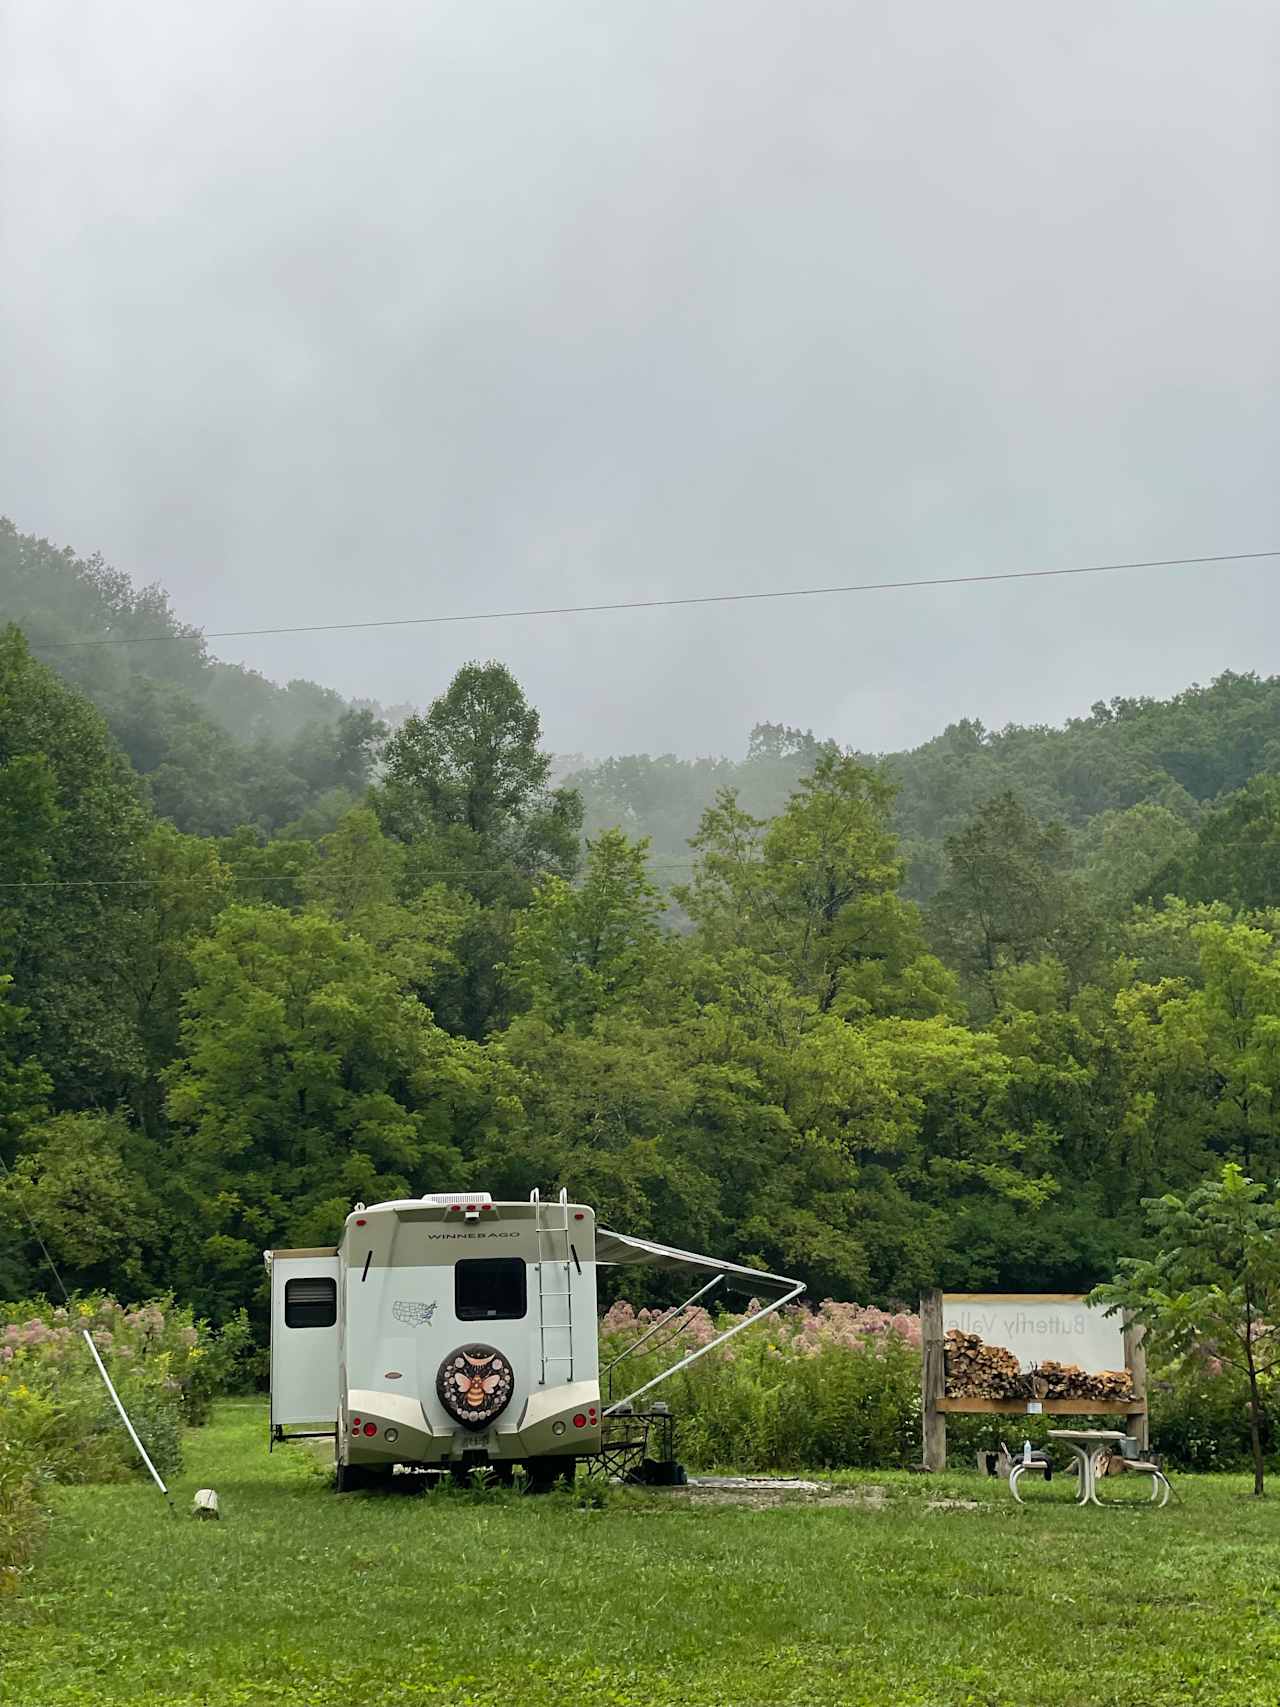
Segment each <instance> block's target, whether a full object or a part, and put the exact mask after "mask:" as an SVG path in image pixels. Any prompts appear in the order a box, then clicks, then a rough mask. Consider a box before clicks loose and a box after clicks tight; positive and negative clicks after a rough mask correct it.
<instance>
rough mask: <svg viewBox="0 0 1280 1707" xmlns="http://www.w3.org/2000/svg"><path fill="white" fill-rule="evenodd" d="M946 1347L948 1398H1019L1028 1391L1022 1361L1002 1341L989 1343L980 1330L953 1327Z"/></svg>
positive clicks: (947, 1338)
mask: <svg viewBox="0 0 1280 1707" xmlns="http://www.w3.org/2000/svg"><path fill="white" fill-rule="evenodd" d="M944 1347H945V1353H946V1367H947V1397H948V1398H950V1399H1017V1398H1021V1397H1022V1396H1023V1394H1025V1393H1026V1392H1027V1384H1026V1377H1025V1376H1024V1375H1023V1373H1022V1365H1021V1364H1020V1363H1019V1362H1018V1360H1017V1358H1016V1357H1015V1356H1014V1355H1013V1353H1012V1352H1011V1351H1006V1350H1005V1348H1004V1347H1003V1346H1002V1345H987V1343H986V1342H985V1341H984V1340H983V1338H982V1336H981V1335H980V1334H966V1333H962V1332H961V1331H960V1329H959V1328H952V1329H951V1330H950V1331H949V1332H948V1334H947V1335H946V1339H945V1342H944Z"/></svg>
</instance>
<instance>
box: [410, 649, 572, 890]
mask: <svg viewBox="0 0 1280 1707" xmlns="http://www.w3.org/2000/svg"><path fill="white" fill-rule="evenodd" d="M541 732H542V725H541V722H540V719H539V717H538V713H537V712H536V711H535V710H534V708H533V707H532V706H531V705H530V704H529V703H528V701H527V700H526V699H525V697H524V694H523V693H522V692H521V689H520V684H519V683H518V682H517V681H516V679H515V677H514V676H513V675H512V674H511V672H510V671H509V670H508V669H507V668H506V666H505V665H503V664H498V663H493V662H490V663H488V664H466V665H464V666H463V668H462V669H460V670H459V671H458V673H457V675H456V676H454V678H453V680H452V681H451V682H450V684H449V687H448V690H447V691H446V692H445V693H443V694H441V696H440V697H439V698H438V699H436V700H434V701H433V702H432V704H431V706H430V708H429V709H428V710H427V711H426V712H425V713H424V714H423V715H422V716H413V717H410V718H408V719H406V721H405V722H404V723H403V724H402V725H401V726H400V728H399V729H397V731H396V732H395V734H394V735H393V736H392V737H391V739H390V740H389V741H388V743H387V747H386V755H385V762H386V780H385V783H384V785H383V789H382V793H381V797H380V811H381V814H382V817H383V821H384V823H386V824H387V825H388V827H389V828H390V829H392V830H393V831H394V832H395V833H396V834H398V835H400V836H401V837H402V838H403V839H405V840H408V839H411V838H412V837H413V836H414V835H418V834H421V833H423V832H424V831H439V830H443V829H451V828H455V829H462V830H465V831H467V832H469V835H470V836H471V837H474V838H475V839H476V841H477V842H479V843H480V844H481V845H482V846H483V847H484V849H485V850H486V852H487V854H488V855H489V856H490V857H493V856H495V855H497V854H498V853H502V854H504V855H505V856H506V858H507V859H509V860H511V861H512V863H513V864H515V865H516V866H517V868H521V869H524V870H525V872H526V873H527V874H528V875H530V876H532V875H534V874H535V873H537V872H538V871H541V870H543V869H552V870H559V871H561V873H562V875H570V874H571V873H572V872H573V870H574V868H575V866H576V864H577V840H576V835H577V828H578V823H580V821H581V820H580V817H578V818H577V819H576V821H575V819H574V813H573V811H572V810H570V811H568V812H567V814H566V811H565V810H564V808H568V807H570V806H571V801H570V798H569V797H570V796H572V795H573V791H572V790H558V791H553V790H549V789H548V787H547V779H548V777H549V775H550V772H551V759H550V756H549V755H548V754H546V753H544V752H542V751H541V749H540V748H539V745H538V743H539V740H540V738H541ZM557 796H559V798H557ZM557 807H560V808H561V810H559V811H557ZM566 832H567V833H566Z"/></svg>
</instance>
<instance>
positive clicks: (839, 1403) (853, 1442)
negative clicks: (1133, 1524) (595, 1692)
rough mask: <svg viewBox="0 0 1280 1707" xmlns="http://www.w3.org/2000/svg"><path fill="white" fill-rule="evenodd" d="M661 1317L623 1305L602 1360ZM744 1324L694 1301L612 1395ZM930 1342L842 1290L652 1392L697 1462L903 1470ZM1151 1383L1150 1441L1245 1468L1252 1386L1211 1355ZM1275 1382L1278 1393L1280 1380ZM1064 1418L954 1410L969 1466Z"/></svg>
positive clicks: (951, 1435)
mask: <svg viewBox="0 0 1280 1707" xmlns="http://www.w3.org/2000/svg"><path fill="white" fill-rule="evenodd" d="M661 1314H662V1312H661V1311H658V1310H641V1311H639V1312H638V1313H637V1312H636V1311H634V1310H633V1309H632V1308H631V1306H630V1305H629V1304H627V1303H625V1302H624V1303H618V1304H615V1305H614V1306H613V1308H612V1309H611V1310H610V1311H609V1313H608V1315H606V1316H605V1318H604V1320H603V1322H602V1323H601V1368H602V1369H603V1368H604V1366H605V1365H606V1364H608V1363H609V1361H610V1360H611V1359H612V1358H615V1357H617V1356H619V1354H620V1353H622V1352H623V1351H624V1350H625V1349H626V1347H627V1346H629V1345H634V1344H636V1343H637V1342H638V1341H639V1340H640V1338H641V1337H642V1336H643V1335H644V1334H645V1333H646V1332H647V1331H648V1330H649V1329H650V1328H651V1327H652V1326H653V1325H654V1323H655V1322H657V1321H658V1319H659V1318H660V1316H661ZM735 1320H741V1317H730V1316H725V1317H722V1318H721V1319H720V1320H719V1321H718V1322H717V1321H713V1320H712V1318H711V1317H710V1316H709V1315H708V1314H707V1312H706V1311H705V1310H701V1309H694V1310H691V1311H690V1312H689V1314H688V1317H687V1319H686V1321H685V1323H684V1325H683V1326H682V1327H679V1328H678V1329H677V1330H676V1331H675V1333H674V1335H671V1333H670V1330H669V1329H664V1330H661V1331H660V1332H659V1333H658V1334H657V1335H656V1336H655V1337H654V1340H653V1342H652V1345H650V1346H646V1347H644V1348H643V1349H642V1350H641V1351H639V1352H637V1353H636V1354H635V1355H634V1356H631V1357H628V1358H627V1359H626V1361H625V1362H623V1363H622V1364H620V1365H619V1367H618V1369H617V1370H616V1371H615V1372H614V1376H613V1380H612V1393H611V1397H612V1398H613V1399H618V1398H621V1397H623V1396H624V1395H625V1394H627V1393H629V1392H631V1391H633V1390H634V1389H635V1388H637V1387H639V1386H641V1385H643V1383H644V1382H646V1381H648V1380H650V1379H651V1378H652V1377H653V1376H654V1375H657V1374H659V1373H660V1372H661V1371H662V1370H663V1369H668V1368H670V1367H671V1366H672V1364H674V1363H675V1362H676V1361H677V1360H678V1359H679V1358H681V1357H683V1356H684V1355H685V1354H686V1353H687V1352H689V1351H691V1350H693V1349H694V1348H695V1347H697V1346H701V1345H707V1344H709V1343H710V1341H711V1340H712V1339H713V1338H714V1336H715V1334H716V1333H717V1331H719V1330H720V1329H723V1328H725V1327H729V1326H731V1325H732V1324H733V1322H734V1321H735ZM655 1347H656V1348H657V1349H656V1350H655V1349H654V1348H655ZM919 1347H920V1321H919V1318H918V1317H917V1316H913V1315H907V1314H897V1315H894V1314H891V1313H889V1312H886V1311H882V1310H876V1309H874V1308H870V1307H864V1306H862V1305H858V1304H837V1303H833V1302H832V1301H831V1300H830V1299H828V1300H827V1301H826V1302H825V1303H824V1304H822V1305H820V1306H819V1307H818V1308H817V1309H816V1310H815V1309H811V1308H808V1307H806V1306H805V1305H794V1306H792V1307H791V1308H790V1309H787V1310H785V1311H782V1312H780V1314H779V1315H777V1316H772V1317H770V1318H769V1319H768V1320H767V1321H765V1322H762V1323H761V1324H760V1326H759V1327H758V1328H755V1329H750V1330H748V1331H747V1332H746V1333H744V1334H741V1335H739V1336H738V1337H737V1338H735V1339H733V1340H731V1341H730V1342H729V1344H728V1345H727V1346H725V1347H723V1348H722V1349H720V1350H717V1351H714V1352H711V1353H709V1354H708V1356H707V1357H705V1358H703V1359H701V1360H700V1361H699V1362H697V1363H695V1364H693V1365H692V1366H691V1367H690V1368H689V1369H688V1370H684V1371H682V1372H681V1373H680V1374H678V1375H676V1376H673V1377H672V1380H671V1381H670V1383H669V1384H667V1385H666V1386H664V1387H663V1388H661V1389H660V1390H659V1391H658V1392H657V1393H655V1394H654V1397H655V1398H664V1399H666V1400H667V1401H668V1402H669V1403H670V1405H671V1407H672V1409H673V1410H674V1411H675V1412H676V1413H677V1415H678V1416H679V1418H680V1449H681V1452H682V1454H683V1455H684V1456H686V1457H687V1458H688V1459H689V1460H690V1461H691V1462H693V1463H696V1464H703V1465H711V1464H723V1465H734V1466H736V1467H738V1468H740V1469H743V1470H765V1469H793V1468H795V1469H802V1468H810V1469H818V1468H824V1469H872V1468H879V1469H892V1468H895V1467H905V1466H908V1465H912V1464H918V1463H919V1461H920V1452H921V1443H920V1350H919ZM605 1380H606V1384H608V1381H609V1377H607V1376H606V1377H605ZM1148 1386H1149V1402H1150V1405H1151V1436H1152V1447H1153V1449H1154V1450H1155V1451H1156V1452H1158V1453H1160V1454H1161V1455H1162V1456H1163V1457H1164V1458H1165V1459H1166V1460H1167V1462H1168V1463H1169V1464H1170V1465H1171V1466H1172V1467H1173V1468H1174V1469H1178V1470H1240V1469H1244V1468H1245V1467H1246V1466H1247V1464H1248V1461H1249V1418H1248V1405H1247V1393H1246V1391H1245V1388H1244V1384H1243V1382H1241V1381H1240V1380H1239V1379H1238V1378H1236V1377H1234V1376H1233V1375H1232V1374H1231V1373H1230V1372H1229V1371H1226V1370H1223V1369H1222V1368H1221V1367H1219V1366H1216V1365H1215V1364H1214V1363H1213V1361H1212V1360H1211V1359H1206V1358H1199V1359H1196V1360H1191V1359H1187V1360H1184V1361H1183V1362H1180V1363H1177V1364H1173V1365H1168V1366H1164V1367H1161V1366H1159V1365H1156V1366H1154V1367H1153V1368H1152V1371H1151V1373H1150V1377H1149V1383H1148ZM1270 1390H1271V1392H1273V1393H1278V1394H1280V1381H1273V1382H1272V1384H1271V1389H1270ZM606 1402H607V1401H606ZM643 1402H644V1401H643V1400H642V1401H641V1403H642V1404H643ZM1273 1414H1274V1412H1273ZM1070 1420H1071V1423H1072V1426H1079V1427H1081V1428H1114V1427H1115V1426H1116V1419H1115V1417H1114V1416H1107V1417H1097V1418H1092V1419H1090V1418H1085V1417H1080V1418H1072V1419H1070ZM1064 1426H1066V1424H1065V1422H1064V1419H1062V1418H1060V1417H1054V1416H1046V1415H1041V1416H1025V1415H1020V1414H1010V1415H1007V1416H1006V1415H1000V1414H992V1415H974V1416H966V1415H958V1414H953V1415H952V1416H950V1417H949V1418H948V1419H947V1442H948V1449H949V1451H950V1453H951V1455H952V1457H953V1460H954V1462H955V1463H957V1464H962V1463H964V1462H966V1461H968V1462H972V1454H973V1453H974V1452H975V1451H976V1450H978V1449H979V1448H993V1447H995V1445H996V1444H997V1443H998V1442H999V1441H1001V1440H1003V1441H1004V1442H1005V1443H1006V1444H1007V1445H1008V1446H1009V1447H1010V1448H1011V1449H1013V1450H1015V1451H1016V1450H1017V1449H1018V1448H1019V1447H1020V1446H1021V1444H1022V1441H1023V1440H1024V1439H1029V1440H1030V1441H1031V1442H1032V1444H1033V1445H1036V1446H1042V1445H1045V1444H1046V1443H1047V1436H1048V1431H1049V1430H1050V1429H1051V1428H1059V1427H1064ZM1265 1444H1266V1446H1267V1449H1268V1451H1269V1452H1271V1453H1274V1452H1275V1451H1276V1449H1277V1446H1280V1441H1277V1439H1276V1436H1275V1430H1274V1427H1273V1429H1272V1431H1271V1434H1270V1437H1269V1438H1268V1440H1267V1441H1266V1443H1265Z"/></svg>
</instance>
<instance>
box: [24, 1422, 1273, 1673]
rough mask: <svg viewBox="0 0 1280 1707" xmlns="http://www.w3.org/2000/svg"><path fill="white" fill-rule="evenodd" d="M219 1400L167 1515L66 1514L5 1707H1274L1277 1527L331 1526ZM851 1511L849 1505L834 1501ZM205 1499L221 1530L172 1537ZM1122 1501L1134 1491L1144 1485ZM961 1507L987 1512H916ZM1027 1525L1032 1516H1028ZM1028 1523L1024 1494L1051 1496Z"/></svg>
mask: <svg viewBox="0 0 1280 1707" xmlns="http://www.w3.org/2000/svg"><path fill="white" fill-rule="evenodd" d="M265 1435H266V1427H265V1418H264V1413H263V1408H262V1406H261V1405H259V1404H257V1403H252V1402H247V1401H245V1402H234V1403H230V1404H227V1405H224V1406H223V1407H221V1409H220V1410H219V1413H218V1416H217V1418H216V1420H215V1422H214V1424H213V1425H212V1426H211V1427H209V1428H207V1429H205V1430H202V1431H200V1432H199V1433H198V1434H194V1435H192V1436H191V1437H190V1439H189V1442H188V1453H187V1460H188V1466H189V1469H188V1473H187V1474H186V1475H185V1476H184V1477H183V1478H182V1480H181V1481H180V1483H179V1484H178V1486H177V1487H176V1488H175V1490H174V1494H175V1503H176V1504H177V1507H178V1510H179V1513H180V1515H179V1516H178V1517H173V1516H171V1515H170V1514H169V1512H168V1511H167V1510H166V1508H165V1506H164V1504H163V1503H162V1501H161V1500H160V1498H159V1496H158V1494H156V1493H155V1492H154V1490H152V1491H150V1492H149V1491H148V1490H147V1488H146V1487H145V1486H144V1485H142V1484H141V1482H140V1483H139V1484H138V1485H137V1486H130V1487H94V1488H78V1489H64V1490H62V1491H61V1493H60V1494H59V1496H58V1499H57V1514H56V1522H55V1525H54V1529H53V1534H52V1538H51V1541H50V1543H49V1546H48V1548H47V1550H46V1552H45V1553H44V1555H43V1557H42V1560H41V1563H40V1566H39V1568H38V1570H37V1571H36V1573H35V1575H34V1577H33V1578H32V1579H31V1582H30V1584H29V1586H28V1587H27V1588H26V1589H24V1590H23V1591H22V1592H20V1593H19V1594H17V1595H14V1596H11V1597H9V1599H8V1600H7V1603H5V1604H4V1605H3V1607H2V1609H0V1656H2V1661H3V1665H2V1670H0V1700H3V1701H4V1702H5V1703H6V1704H9V1703H13V1704H15V1707H16V1704H21V1707H58V1704H62V1703H66V1704H68V1707H70V1704H72V1703H74V1704H75V1707H97V1704H100V1703H112V1704H121V1707H123V1704H124V1703H129V1704H131V1707H132V1704H136V1707H142V1704H144V1703H145V1704H146V1707H161V1704H163V1707H178V1704H181V1707H194V1704H196V1703H207V1704H209V1707H242V1704H243V1707H259V1704H265V1703H288V1704H289V1707H295V1704H298V1707H302V1704H307V1707H310V1704H316V1707H349V1704H358V1707H382V1704H384V1703H402V1704H416V1703H423V1704H426V1703H433V1704H434V1703H441V1704H444V1703H448V1704H458V1707H461V1704H464V1703H467V1704H470V1703H474V1704H476V1707H491V1704H493V1707H496V1704H498V1703H501V1704H502V1707H542V1704H544V1703H545V1704H551V1703H554V1704H555V1707H562V1704H572V1707H617V1704H627V1707H630V1704H636V1707H703V1704H706V1707H712V1704H714V1707H747V1704H763V1703H787V1704H793V1703H794V1704H797V1707H800V1704H804V1707H825V1704H827V1703H837V1702H838V1703H847V1704H849V1707H864V1704H865V1707H870V1704H872V1703H874V1704H876V1707H881V1704H883V1707H889V1704H893V1707H926V1704H927V1707H951V1704H955V1707H960V1704H964V1707H997V1704H998V1707H1033V1704H1034V1707H1067V1704H1071V1707H1086V1704H1087V1707H1103V1704H1107V1707H1143V1704H1153V1707H1154V1704H1156V1703H1160V1704H1165V1703H1169V1704H1173V1703H1177V1704H1178V1707H1187V1704H1191V1703H1203V1704H1208V1703H1221V1704H1223V1707H1227V1704H1230V1707H1255V1704H1263V1703H1275V1702H1277V1701H1280V1500H1275V1501H1267V1502H1256V1501H1252V1500H1250V1499H1249V1498H1248V1497H1247V1494H1246V1488H1247V1484H1246V1481H1245V1479H1244V1478H1234V1477H1231V1478H1227V1477H1217V1478H1197V1479H1191V1478H1183V1479H1182V1480H1181V1481H1180V1483H1179V1484H1178V1494H1179V1500H1178V1503H1177V1504H1176V1505H1173V1506H1170V1507H1169V1509H1168V1510H1166V1511H1164V1512H1156V1511H1153V1510H1150V1509H1147V1508H1145V1507H1140V1506H1137V1505H1134V1506H1132V1507H1130V1508H1129V1509H1126V1510H1124V1511H1114V1512H1099V1511H1088V1512H1080V1511H1077V1510H1075V1509H1074V1507H1072V1506H1070V1505H1069V1504H1067V1503H1065V1502H1066V1501H1067V1500H1069V1498H1070V1489H1069V1484H1068V1483H1067V1482H1066V1480H1065V1479H1059V1480H1056V1481H1055V1482H1054V1484H1053V1488H1052V1490H1050V1491H1051V1492H1052V1494H1053V1496H1054V1499H1053V1503H1051V1504H1041V1505H1038V1506H1036V1507H1035V1508H1032V1509H1028V1510H1025V1511H1019V1510H1017V1509H1016V1508H1014V1507H1012V1506H1011V1504H1010V1502H1009V1500H1008V1496H1007V1494H1006V1493H1005V1492H1004V1490H1003V1488H1002V1487H1000V1486H998V1485H997V1484H995V1483H992V1482H987V1481H986V1480H985V1479H979V1478H978V1477H977V1476H976V1475H969V1474H965V1473H957V1474H955V1475H953V1476H949V1477H946V1478H923V1477H920V1478H915V1477H906V1476H893V1475H884V1476H876V1477H866V1478H863V1480H864V1481H866V1482H876V1483H878V1484H880V1485H881V1486H883V1487H884V1488H885V1489H886V1490H887V1492H888V1496H889V1497H888V1500H887V1502H886V1503H885V1505H884V1506H883V1508H882V1509H879V1510H877V1509H861V1508H859V1507H851V1506H841V1505H835V1504H828V1503H819V1504H817V1505H816V1506H802V1507H786V1508H784V1509H781V1510H753V1509H740V1508H732V1507H726V1506H714V1507H712V1506H705V1505H692V1504H679V1503H675V1502H674V1501H673V1499H672V1497H671V1496H670V1495H664V1494H661V1493H652V1494H650V1493H634V1494H632V1493H627V1494H623V1495H620V1496H619V1497H617V1498H616V1499H614V1498H611V1499H609V1500H608V1501H607V1503H606V1505H605V1507H604V1509H583V1508H582V1507H581V1505H580V1504H575V1501H574V1498H573V1496H570V1495H551V1496H546V1497H543V1498H538V1499H530V1498H524V1499H521V1498H519V1497H518V1496H512V1495H497V1496H487V1495H480V1496H473V1495H469V1494H465V1493H464V1494H461V1495H457V1494H453V1493H444V1494H440V1495H431V1496H422V1497H405V1496H402V1495H391V1494H385V1493H383V1494H378V1493H371V1494H359V1495H353V1496H346V1497H344V1498H337V1497H336V1496H334V1495H333V1494H332V1493H331V1492H330V1491H329V1489H328V1485H327V1480H326V1478H325V1476H324V1474H323V1472H322V1470H321V1468H320V1466H319V1465H318V1463H317V1460H316V1458H315V1457H314V1455H313V1454H311V1453H310V1452H309V1451H308V1450H307V1449H306V1448H292V1449H289V1450H287V1451H283V1452H281V1451H277V1452H276V1453H274V1454H273V1455H272V1456H271V1457H268V1456H267V1453H266V1450H265ZM840 1480H841V1482H842V1484H846V1485H854V1484H856V1481H857V1479H856V1478H851V1477H842V1478H841V1479H840ZM202 1485H210V1486H213V1487H216V1488H217V1490H218V1492H219V1495H220V1497H221V1500H222V1506H223V1511H224V1520H223V1521H222V1522H221V1523H196V1522H194V1521H192V1520H191V1519H190V1518H189V1517H188V1516H187V1515H186V1512H187V1508H188V1507H189V1505H190V1498H191V1493H192V1491H193V1490H194V1489H195V1488H196V1487H199V1486H202ZM1130 1491H1132V1492H1137V1489H1136V1487H1134V1488H1132V1489H1131V1490H1130ZM947 1495H952V1496H956V1497H959V1498H961V1499H969V1500H972V1499H977V1500H979V1501H980V1502H981V1504H980V1507H979V1509H978V1510H976V1511H970V1510H962V1509H950V1510H930V1509H929V1502H930V1501H931V1500H937V1499H940V1498H942V1497H944V1496H947ZM1033 1497H1034V1496H1033ZM1041 1497H1042V1498H1043V1497H1044V1496H1043V1495H1041Z"/></svg>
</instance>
